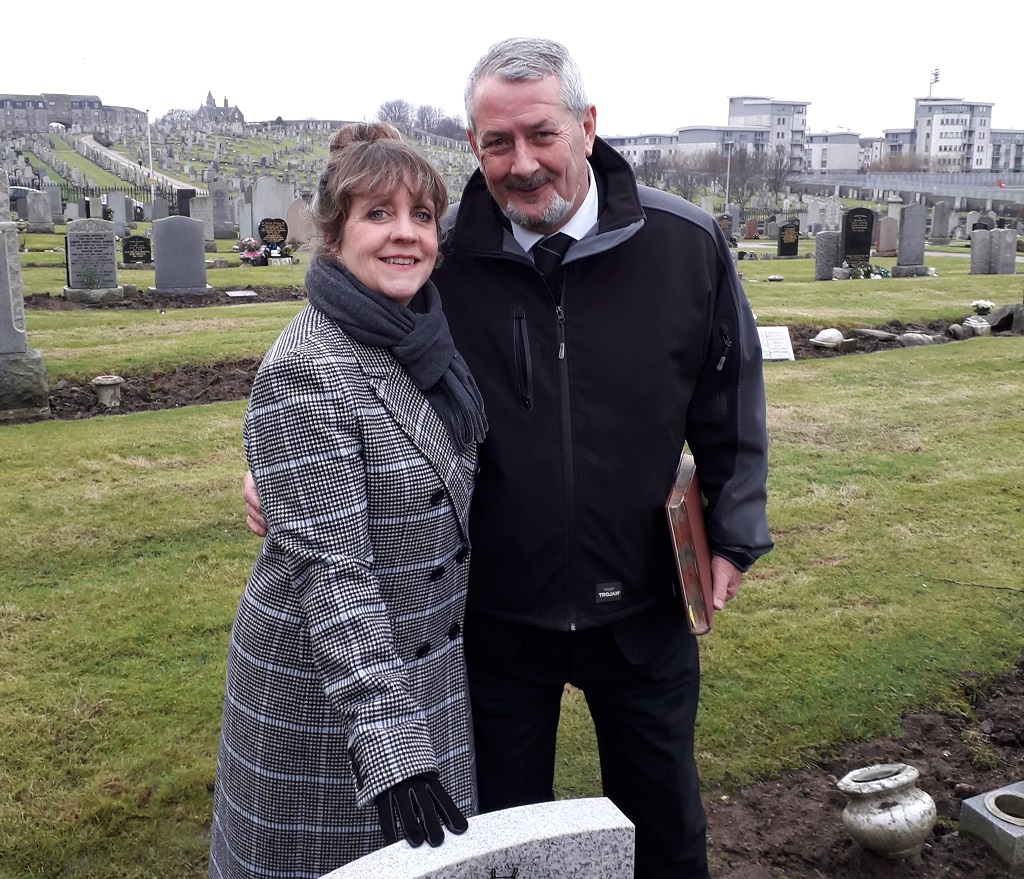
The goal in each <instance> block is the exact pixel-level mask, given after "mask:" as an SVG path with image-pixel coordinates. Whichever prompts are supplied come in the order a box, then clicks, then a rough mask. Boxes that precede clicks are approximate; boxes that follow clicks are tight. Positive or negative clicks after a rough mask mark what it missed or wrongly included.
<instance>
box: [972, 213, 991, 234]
mask: <svg viewBox="0 0 1024 879" xmlns="http://www.w3.org/2000/svg"><path fill="white" fill-rule="evenodd" d="M995 227H996V224H995V221H994V220H993V219H992V218H991V217H988V216H986V215H985V214H981V215H980V216H979V217H978V219H977V220H975V221H974V225H973V226H971V231H972V232H973V231H974V230H975V229H988V230H992V229H995Z"/></svg>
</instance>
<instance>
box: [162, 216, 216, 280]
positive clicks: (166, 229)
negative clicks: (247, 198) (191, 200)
mask: <svg viewBox="0 0 1024 879" xmlns="http://www.w3.org/2000/svg"><path fill="white" fill-rule="evenodd" d="M153 250H154V252H155V267H156V277H155V280H154V284H153V286H152V287H150V288H149V292H150V293H159V294H164V295H170V296H194V295H198V294H203V293H209V292H210V291H212V290H213V288H212V287H211V286H210V285H209V284H207V283H206V252H205V250H204V238H203V221H202V220H196V219H193V218H192V217H165V218H164V219H163V220H157V222H155V223H154V224H153Z"/></svg>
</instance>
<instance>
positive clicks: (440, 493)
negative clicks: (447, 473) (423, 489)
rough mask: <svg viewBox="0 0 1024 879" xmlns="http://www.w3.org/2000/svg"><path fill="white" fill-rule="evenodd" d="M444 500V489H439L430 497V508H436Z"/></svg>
mask: <svg viewBox="0 0 1024 879" xmlns="http://www.w3.org/2000/svg"><path fill="white" fill-rule="evenodd" d="M443 500H444V489H443V488H439V489H438V490H437V491H435V492H434V493H433V494H432V495H431V496H430V506H432V507H436V506H437V505H438V504H439V503H441V501H443Z"/></svg>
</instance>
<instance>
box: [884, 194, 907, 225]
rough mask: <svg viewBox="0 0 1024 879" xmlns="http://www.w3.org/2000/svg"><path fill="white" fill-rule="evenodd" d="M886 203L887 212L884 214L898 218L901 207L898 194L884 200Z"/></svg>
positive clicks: (901, 200) (901, 201)
mask: <svg viewBox="0 0 1024 879" xmlns="http://www.w3.org/2000/svg"><path fill="white" fill-rule="evenodd" d="M886 205H887V207H888V213H887V214H886V216H889V217H892V218H893V219H894V220H898V219H899V218H900V210H901V209H902V208H903V199H902V198H900V197H899V196H898V195H894V196H892V197H891V198H890V199H889V201H888V202H886Z"/></svg>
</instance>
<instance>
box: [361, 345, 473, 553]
mask: <svg viewBox="0 0 1024 879" xmlns="http://www.w3.org/2000/svg"><path fill="white" fill-rule="evenodd" d="M351 345H352V350H353V352H354V353H355V357H356V360H357V361H358V363H359V368H360V369H361V370H362V371H363V374H364V375H365V376H366V381H367V384H368V385H369V386H370V389H371V390H372V391H373V392H374V394H376V395H377V397H378V398H379V399H380V401H381V403H382V404H383V405H384V408H385V409H387V410H388V413H389V414H390V415H391V417H392V418H394V420H395V423H396V424H397V425H398V426H399V428H400V429H401V430H402V432H403V433H404V434H405V435H406V436H407V437H409V440H410V441H411V442H412V443H413V445H415V446H416V448H417V449H419V451H420V452H421V453H422V454H423V457H424V458H426V459H427V461H428V462H429V463H430V466H431V467H433V468H434V471H435V472H436V473H437V475H438V477H439V478H440V479H441V481H442V482H443V483H444V485H445V487H446V488H447V489H448V491H449V492H450V493H451V496H452V500H453V505H454V507H455V513H456V515H457V516H458V518H459V527H460V529H461V530H462V537H463V540H465V541H466V542H467V543H468V542H469V535H468V527H469V522H468V512H469V500H470V496H471V494H472V483H471V478H472V477H471V474H472V472H473V469H475V466H476V461H475V457H476V453H475V452H473V455H472V458H473V460H470V461H469V462H468V464H467V461H466V458H465V456H463V455H461V454H459V451H458V449H456V447H455V444H454V443H453V442H452V439H451V437H450V436H449V435H448V431H447V430H446V429H445V426H444V422H443V421H441V417H440V416H439V415H438V414H437V413H436V412H435V411H434V409H433V407H432V406H431V405H430V403H429V402H428V401H427V399H426V397H424V396H423V394H422V393H420V392H419V391H418V390H417V389H416V386H415V385H414V384H413V383H412V379H410V378H409V376H408V375H407V374H406V372H405V370H404V369H403V368H402V366H401V365H400V364H399V363H398V362H397V361H396V360H395V359H394V358H393V357H392V356H391V355H390V354H388V353H387V352H386V351H385V350H383V349H381V348H371V347H369V346H367V345H361V344H360V343H359V342H356V341H355V340H354V339H353V340H351Z"/></svg>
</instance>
